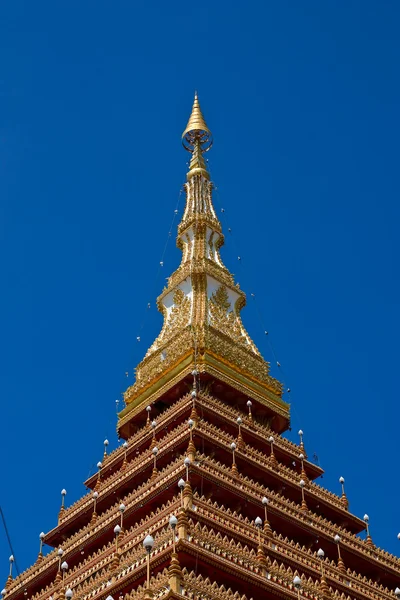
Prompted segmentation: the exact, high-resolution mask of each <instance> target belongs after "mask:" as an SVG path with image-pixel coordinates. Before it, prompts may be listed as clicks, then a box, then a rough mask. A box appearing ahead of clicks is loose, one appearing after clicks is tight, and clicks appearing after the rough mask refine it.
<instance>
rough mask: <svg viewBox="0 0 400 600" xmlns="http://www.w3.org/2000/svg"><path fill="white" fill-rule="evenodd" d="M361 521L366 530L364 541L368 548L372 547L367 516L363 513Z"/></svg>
mask: <svg viewBox="0 0 400 600" xmlns="http://www.w3.org/2000/svg"><path fill="white" fill-rule="evenodd" d="M363 521H364V523H365V528H366V530H367V537H366V540H365V543H366V545H367V546H368V548H371V549H372V548H373V547H374V543H373V541H372V538H371V534H370V532H369V516H368V515H367V514H365V515H364V517H363Z"/></svg>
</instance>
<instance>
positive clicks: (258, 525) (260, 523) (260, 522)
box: [254, 517, 262, 527]
mask: <svg viewBox="0 0 400 600" xmlns="http://www.w3.org/2000/svg"><path fill="white" fill-rule="evenodd" d="M254 523H255V526H256V527H261V525H262V520H261V519H260V517H257V518H256V520H255V521H254Z"/></svg>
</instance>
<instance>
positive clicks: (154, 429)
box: [150, 421, 157, 450]
mask: <svg viewBox="0 0 400 600" xmlns="http://www.w3.org/2000/svg"><path fill="white" fill-rule="evenodd" d="M150 426H151V428H152V430H153V437H152V438H151V444H150V450H153V448H154V447H155V446H157V441H156V427H157V421H151V423H150Z"/></svg>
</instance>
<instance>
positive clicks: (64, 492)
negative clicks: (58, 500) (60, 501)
mask: <svg viewBox="0 0 400 600" xmlns="http://www.w3.org/2000/svg"><path fill="white" fill-rule="evenodd" d="M66 495H67V490H65V489H64V488H63V489H62V490H61V496H66Z"/></svg>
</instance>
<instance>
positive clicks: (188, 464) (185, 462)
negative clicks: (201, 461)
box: [183, 456, 190, 467]
mask: <svg viewBox="0 0 400 600" xmlns="http://www.w3.org/2000/svg"><path fill="white" fill-rule="evenodd" d="M183 464H184V465H185V467H189V466H190V458H189V457H188V456H187V457H186V458H185V460H184V461H183Z"/></svg>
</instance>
